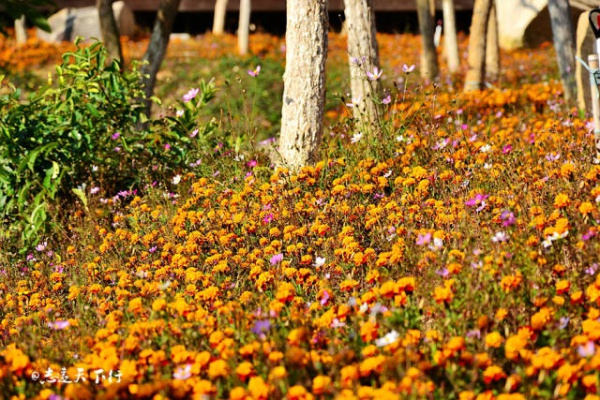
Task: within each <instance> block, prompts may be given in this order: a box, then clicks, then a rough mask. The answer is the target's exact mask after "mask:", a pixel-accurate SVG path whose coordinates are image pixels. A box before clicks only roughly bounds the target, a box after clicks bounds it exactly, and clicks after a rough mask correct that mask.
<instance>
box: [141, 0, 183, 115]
mask: <svg viewBox="0 0 600 400" xmlns="http://www.w3.org/2000/svg"><path fill="white" fill-rule="evenodd" d="M180 1H181V0H161V1H160V6H159V9H158V13H157V15H156V21H155V22H154V28H153V29H152V36H151V37H150V43H148V48H147V49H146V54H144V57H143V59H142V60H143V61H147V62H148V63H147V64H144V65H143V66H142V68H141V72H142V73H143V74H144V75H147V76H146V77H144V78H143V81H142V83H143V84H144V92H145V94H146V114H147V115H148V116H150V111H151V106H152V102H151V101H150V97H151V96H152V94H153V93H154V85H155V83H156V74H157V73H158V70H159V68H160V64H161V63H162V61H163V59H164V58H165V54H166V52H167V45H168V44H169V36H170V35H171V31H172V29H173V21H175V16H176V15H177V9H178V8H179V3H180Z"/></svg>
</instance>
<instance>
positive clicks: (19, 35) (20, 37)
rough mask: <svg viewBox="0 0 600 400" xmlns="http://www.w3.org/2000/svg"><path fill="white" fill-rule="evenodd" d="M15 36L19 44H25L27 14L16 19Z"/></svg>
mask: <svg viewBox="0 0 600 400" xmlns="http://www.w3.org/2000/svg"><path fill="white" fill-rule="evenodd" d="M15 37H16V40H17V44H18V45H19V46H20V45H23V44H25V43H26V42H27V31H26V30H25V16H24V15H21V17H19V18H17V19H15Z"/></svg>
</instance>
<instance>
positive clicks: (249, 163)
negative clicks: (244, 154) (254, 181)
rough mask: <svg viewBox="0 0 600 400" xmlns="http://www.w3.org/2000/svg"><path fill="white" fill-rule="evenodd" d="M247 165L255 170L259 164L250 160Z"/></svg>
mask: <svg viewBox="0 0 600 400" xmlns="http://www.w3.org/2000/svg"><path fill="white" fill-rule="evenodd" d="M246 165H247V166H248V167H250V168H254V167H256V166H257V165H258V162H257V161H256V160H250V161H248V162H247V163H246Z"/></svg>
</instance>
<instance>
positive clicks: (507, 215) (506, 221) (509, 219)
mask: <svg viewBox="0 0 600 400" xmlns="http://www.w3.org/2000/svg"><path fill="white" fill-rule="evenodd" d="M500 219H502V226H511V225H514V223H515V222H517V220H516V218H515V214H513V213H512V211H509V210H504V211H503V212H502V215H500Z"/></svg>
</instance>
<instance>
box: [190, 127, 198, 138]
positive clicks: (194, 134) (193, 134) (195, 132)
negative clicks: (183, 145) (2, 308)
mask: <svg viewBox="0 0 600 400" xmlns="http://www.w3.org/2000/svg"><path fill="white" fill-rule="evenodd" d="M197 134H198V128H196V129H194V130H193V131H192V133H190V137H191V138H194V137H196V135H197Z"/></svg>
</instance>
